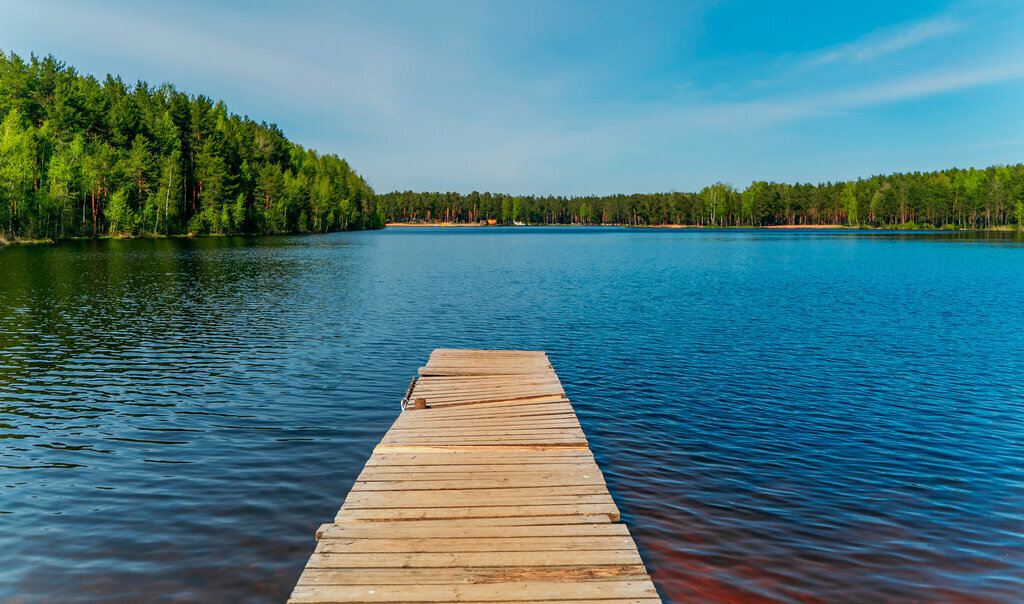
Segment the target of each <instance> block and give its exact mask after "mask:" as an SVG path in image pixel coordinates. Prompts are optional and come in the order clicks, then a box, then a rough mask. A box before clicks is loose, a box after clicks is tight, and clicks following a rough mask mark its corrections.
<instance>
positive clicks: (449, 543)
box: [316, 535, 633, 554]
mask: <svg viewBox="0 0 1024 604" xmlns="http://www.w3.org/2000/svg"><path fill="white" fill-rule="evenodd" d="M632 548H633V539H632V537H630V536H629V535H626V536H611V537H609V536H595V537H586V536H567V535H562V536H557V537H463V538H459V539H446V538H443V537H429V538H427V537H424V538H413V537H403V538H399V539H380V538H379V539H366V538H353V537H342V538H323V539H321V540H320V544H319V545H317V548H316V551H318V552H320V553H322V554H350V553H354V554H371V553H372V554H381V553H431V552H444V553H470V552H549V551H586V552H591V551H606V550H615V551H620V550H624V551H631V550H632Z"/></svg>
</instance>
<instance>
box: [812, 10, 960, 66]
mask: <svg viewBox="0 0 1024 604" xmlns="http://www.w3.org/2000/svg"><path fill="white" fill-rule="evenodd" d="M963 28H964V23H962V22H961V21H957V20H955V19H952V18H950V17H946V16H942V17H936V18H933V19H929V20H927V21H921V22H917V23H912V24H909V25H904V26H901V27H899V28H895V29H893V28H887V29H885V30H883V31H879V32H873V33H871V34H868V35H866V36H863V37H861V38H860V39H858V40H855V41H853V42H849V43H847V44H841V45H838V46H832V47H830V48H825V49H822V50H819V51H816V52H812V53H810V55H809V56H807V57H805V59H804V61H803V62H802V64H803V66H804V67H820V66H822V65H828V64H831V63H837V62H850V63H864V62H867V61H871V60H874V59H877V58H879V57H884V56H886V55H889V54H892V53H894V52H899V51H901V50H906V49H908V48H912V47H914V46H918V45H920V44H923V43H925V42H927V41H929V40H933V39H935V38H941V37H943V36H947V35H949V34H952V33H955V32H957V31H960V30H961V29H963Z"/></svg>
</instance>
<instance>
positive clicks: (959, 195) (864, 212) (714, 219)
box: [378, 164, 1024, 229]
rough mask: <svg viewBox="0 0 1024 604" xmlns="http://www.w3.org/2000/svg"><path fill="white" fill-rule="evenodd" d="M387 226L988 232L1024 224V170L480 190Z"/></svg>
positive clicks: (439, 197) (421, 196) (406, 201)
mask: <svg viewBox="0 0 1024 604" xmlns="http://www.w3.org/2000/svg"><path fill="white" fill-rule="evenodd" d="M378 200H379V203H380V207H381V208H382V209H383V211H384V213H385V215H386V218H387V220H388V222H431V221H448V222H478V221H485V220H495V221H497V222H498V223H499V224H510V223H523V224H620V225H635V226H644V225H648V226H649V225H668V224H675V225H691V226H706V227H758V226H776V225H845V226H854V227H889V228H946V229H986V228H1007V227H1014V228H1021V227H1022V226H1024V165H1021V164H1016V165H1012V166H993V167H990V168H986V169H984V170H975V169H973V168H972V169H969V170H959V169H951V170H943V171H939V172H923V173H922V172H914V173H909V174H889V175H886V176H873V177H871V178H868V179H861V180H856V181H849V182H835V183H832V182H829V183H824V184H817V185H815V184H810V183H807V184H782V183H776V182H763V181H758V182H754V183H751V185H750V186H749V187H747V188H746V189H743V190H738V189H735V188H733V187H732V186H730V185H726V184H722V183H716V184H713V185H709V186H706V187H704V188H703V189H702V190H701V191H700V192H696V193H677V192H670V193H637V194H633V195H606V196H583V197H562V196H546V197H538V196H529V195H528V196H513V195H506V194H495V193H478V192H476V191H474V192H472V193H470V194H468V195H462V194H459V193H414V192H412V191H406V192H394V193H387V194H383V195H379V196H378Z"/></svg>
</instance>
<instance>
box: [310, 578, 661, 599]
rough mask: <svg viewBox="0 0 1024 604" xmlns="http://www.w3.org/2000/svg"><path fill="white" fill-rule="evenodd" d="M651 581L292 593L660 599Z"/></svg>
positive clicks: (313, 588) (363, 588)
mask: <svg viewBox="0 0 1024 604" xmlns="http://www.w3.org/2000/svg"><path fill="white" fill-rule="evenodd" d="M657 596H658V593H657V591H655V589H654V584H653V583H651V580H650V579H647V580H645V581H580V582H573V583H567V582H564V581H512V582H508V583H486V584H482V585H474V584H467V585H462V584H454V585H382V586H379V587H376V588H369V587H368V586H364V585H358V586H349V585H318V586H312V585H309V586H307V585H301V586H299V587H296V589H295V592H293V593H292V601H294V602H338V601H348V602H458V601H474V602H509V601H524V600H525V601H530V600H542V601H551V600H570V601H571V600H580V599H585V598H591V599H601V600H606V601H607V600H608V599H612V598H614V599H622V598H657Z"/></svg>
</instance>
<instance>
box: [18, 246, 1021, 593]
mask: <svg viewBox="0 0 1024 604" xmlns="http://www.w3.org/2000/svg"><path fill="white" fill-rule="evenodd" d="M437 347H477V348H484V347H485V348H526V349H543V350H546V351H547V352H548V355H549V356H550V358H551V360H552V363H553V365H554V367H555V370H556V371H557V372H558V374H559V376H560V377H561V379H562V382H563V384H564V386H565V390H566V392H567V393H568V395H569V397H570V398H571V399H572V400H573V402H574V404H575V406H576V409H577V412H578V415H579V417H580V421H581V422H582V424H583V428H584V430H585V432H586V434H587V436H588V438H589V440H590V443H591V447H592V449H593V450H594V452H595V455H596V456H597V459H598V463H599V464H600V465H601V467H602V469H603V470H604V472H605V475H606V477H607V479H608V483H609V487H610V488H611V490H612V494H613V495H614V497H615V499H616V501H617V502H618V504H619V507H620V508H621V510H622V513H623V520H625V521H626V522H627V523H628V524H629V525H630V527H631V530H632V532H633V534H634V536H635V537H636V539H637V541H638V544H639V546H640V549H641V553H642V555H643V556H644V559H645V561H646V562H647V564H648V566H649V568H650V569H651V571H652V576H653V577H654V579H655V582H656V584H657V585H658V588H659V590H660V592H661V593H662V595H663V597H664V598H665V600H666V601H673V602H687V601H720V602H738V601H765V602H776V601H777V602H819V601H820V602H844V601H848V602H868V601H889V602H910V601H943V602H1019V601H1021V594H1024V239H1021V238H1020V237H1019V236H1016V235H1015V234H1012V233H1010V234H974V235H972V234H927V233H914V234H896V233H870V234H862V233H853V232H827V231H826V232H789V231H732V230H730V231H697V230H628V229H585V228H571V229H556V228H527V229H511V228H510V229H504V228H502V229H425V228H424V229H388V230H386V231H383V232H366V233H338V234H331V235H324V236H296V237H273V238H206V239H193V240H157V241H102V242H69V243H62V244H59V245H55V246H32V247H12V248H6V249H2V250H0V601H15V602H17V601H25V602H39V601H54V602H58V601H59V602H76V601H81V602H86V601H90V602H92V601H105V602H130V601H131V602H134V601H149V600H156V601H171V600H173V601H178V602H187V601H232V602H279V601H283V600H284V598H285V597H286V596H287V594H288V593H289V592H290V590H291V587H292V585H293V584H294V581H295V580H296V578H297V577H298V575H299V572H300V570H301V568H302V566H303V564H304V563H305V560H306V558H308V556H309V554H310V553H311V551H312V549H313V546H314V538H313V532H314V530H315V528H316V527H317V526H318V525H319V524H320V523H321V522H326V521H330V519H331V518H333V516H334V514H335V512H336V511H337V509H338V507H339V506H340V504H341V502H342V500H343V499H344V497H345V494H346V493H347V490H348V488H349V487H350V486H351V484H352V482H353V480H354V478H355V477H356V475H357V474H358V473H359V471H360V469H361V467H362V464H363V462H364V461H365V460H366V458H367V457H368V456H369V454H370V452H371V450H372V448H373V446H374V445H375V444H376V442H377V441H378V440H379V439H380V437H381V436H382V435H383V433H384V432H385V431H386V429H387V428H388V427H389V426H390V424H391V422H392V421H393V420H394V419H395V417H396V415H397V413H398V410H399V407H398V401H399V399H400V398H401V397H402V395H403V394H404V393H405V389H406V387H407V386H408V383H409V379H410V377H412V376H413V375H414V374H415V371H416V368H417V367H419V366H421V365H422V364H423V363H424V362H425V360H426V358H427V355H428V354H429V353H430V351H431V350H433V349H434V348H437Z"/></svg>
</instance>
